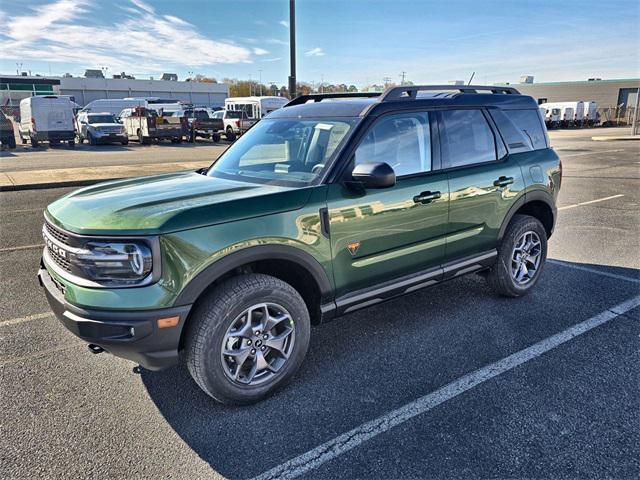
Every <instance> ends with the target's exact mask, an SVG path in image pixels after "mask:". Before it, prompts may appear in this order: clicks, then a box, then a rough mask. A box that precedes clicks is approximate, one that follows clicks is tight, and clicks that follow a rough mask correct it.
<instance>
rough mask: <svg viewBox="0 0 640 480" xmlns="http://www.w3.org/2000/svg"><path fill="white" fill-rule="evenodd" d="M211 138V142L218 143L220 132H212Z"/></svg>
mask: <svg viewBox="0 0 640 480" xmlns="http://www.w3.org/2000/svg"><path fill="white" fill-rule="evenodd" d="M211 140H213V143H218V142H219V141H220V134H219V133H214V134H212V135H211Z"/></svg>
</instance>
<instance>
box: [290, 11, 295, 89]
mask: <svg viewBox="0 0 640 480" xmlns="http://www.w3.org/2000/svg"><path fill="white" fill-rule="evenodd" d="M289 55H290V63H291V74H290V75H289V97H290V98H292V99H293V98H295V97H296V0H289Z"/></svg>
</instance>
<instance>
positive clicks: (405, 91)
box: [284, 85, 520, 108]
mask: <svg viewBox="0 0 640 480" xmlns="http://www.w3.org/2000/svg"><path fill="white" fill-rule="evenodd" d="M478 90H480V91H488V92H491V93H493V94H506V95H520V92H519V91H518V90H516V89H515V88H513V87H500V86H497V85H489V86H486V85H405V86H402V87H390V88H387V89H386V90H385V91H384V92H358V93H314V94H311V95H300V96H299V97H296V98H294V99H293V100H291V101H290V102H289V103H287V104H286V105H285V106H284V107H285V108H286V107H292V106H294V105H302V104H303V103H307V102H309V101H313V102H321V101H323V100H328V99H332V98H375V97H378V102H380V103H382V102H393V101H398V100H415V99H416V98H417V97H418V92H425V91H438V92H441V91H445V92H446V91H457V92H459V93H478Z"/></svg>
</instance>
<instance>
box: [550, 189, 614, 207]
mask: <svg viewBox="0 0 640 480" xmlns="http://www.w3.org/2000/svg"><path fill="white" fill-rule="evenodd" d="M620 197H624V194H622V193H619V194H618V195H611V196H610V197H604V198H596V199H595V200H589V201H588V202H580V203H574V204H573V205H566V206H564V207H559V208H558V210H568V209H569V208H576V207H582V206H583V205H591V204H592V203H598V202H605V201H607V200H613V199H614V198H620Z"/></svg>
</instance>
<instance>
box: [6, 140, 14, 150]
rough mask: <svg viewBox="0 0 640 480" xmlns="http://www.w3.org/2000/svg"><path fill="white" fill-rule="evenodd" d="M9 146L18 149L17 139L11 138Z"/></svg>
mask: <svg viewBox="0 0 640 480" xmlns="http://www.w3.org/2000/svg"><path fill="white" fill-rule="evenodd" d="M7 146H8V147H9V148H12V149H13V148H16V138H15V137H11V138H9V141H8V142H7Z"/></svg>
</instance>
